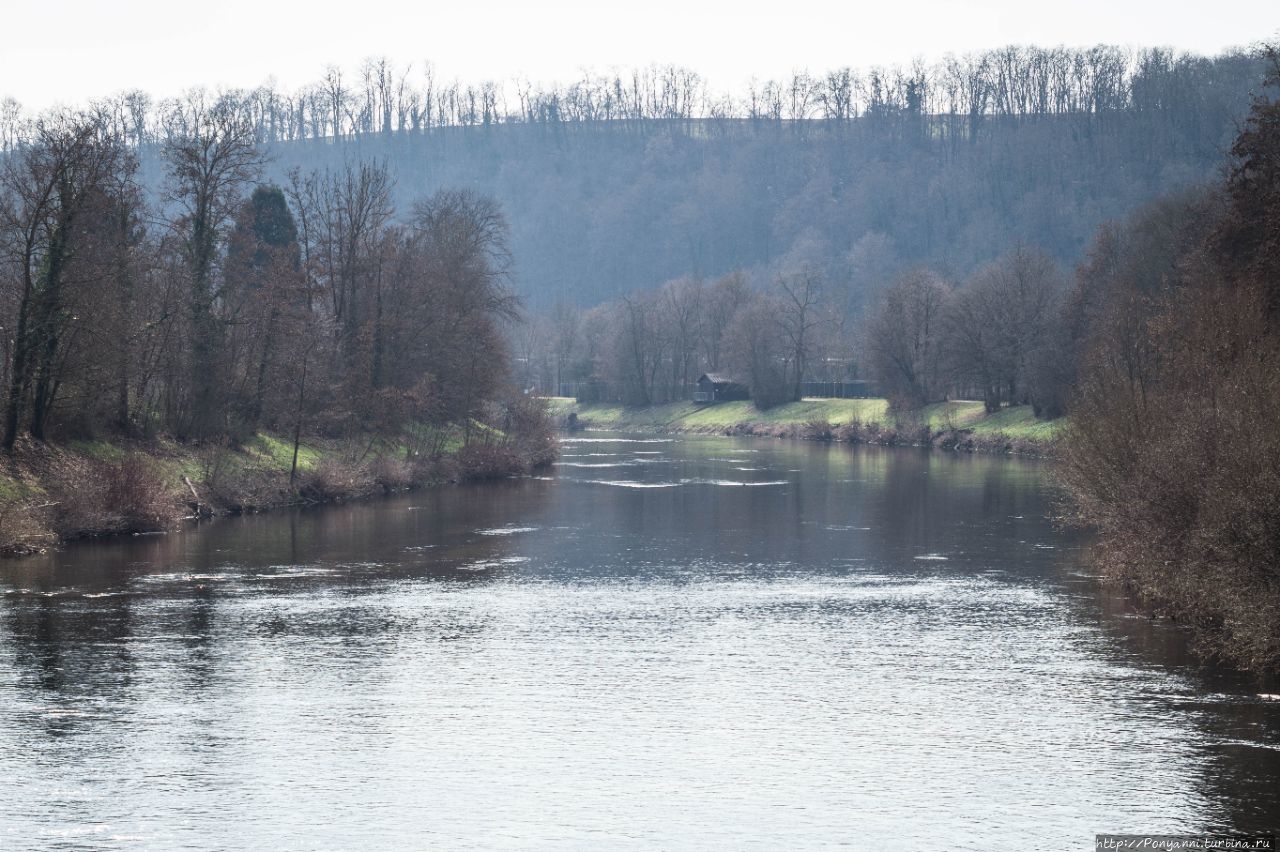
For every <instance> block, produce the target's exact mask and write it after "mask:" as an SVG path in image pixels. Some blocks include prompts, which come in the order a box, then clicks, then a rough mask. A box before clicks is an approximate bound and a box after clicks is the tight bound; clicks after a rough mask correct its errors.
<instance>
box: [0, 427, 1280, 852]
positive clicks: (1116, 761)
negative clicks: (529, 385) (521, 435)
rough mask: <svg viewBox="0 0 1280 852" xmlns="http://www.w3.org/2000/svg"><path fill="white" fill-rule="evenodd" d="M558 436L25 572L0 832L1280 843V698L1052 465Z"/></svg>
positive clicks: (5, 606) (16, 840) (459, 840)
mask: <svg viewBox="0 0 1280 852" xmlns="http://www.w3.org/2000/svg"><path fill="white" fill-rule="evenodd" d="M602 437H603V436H600V435H595V436H589V437H586V438H579V439H576V440H571V441H570V442H569V443H567V444H566V447H565V456H564V459H563V463H562V464H561V466H560V467H559V468H558V469H557V474H556V475H555V476H554V477H549V478H545V479H536V480H525V481H518V482H510V483H503V484H499V485H495V486H483V487H467V488H445V489H439V490H435V491H430V492H423V493H418V494H414V495H411V496H405V497H399V498H395V499H389V500H385V501H379V502H373V503H367V504H359V505H351V506H344V507H333V508H327V509H318V510H310V511H299V512H295V513H288V512H281V513H277V514H272V515H266V516H261V517H257V518H248V519H240V520H228V521H219V522H216V523H214V524H211V525H209V526H207V527H206V528H204V529H201V530H199V531H196V532H188V533H183V534H175V535H170V536H159V537H147V538H138V539H133V540H130V541H126V542H123V543H120V542H116V543H104V544H98V545H90V546H79V547H73V548H69V549H68V550H66V551H65V552H63V553H61V554H58V555H56V556H53V557H50V558H48V559H40V560H30V561H25V562H20V563H12V564H5V565H2V566H0V848H2V849H6V850H7V849H63V848H65V849H96V848H110V849H115V848H119V849H137V848H154V849H171V848H183V849H185V848H190V849H220V848H228V849H249V848H253V849H295V848H296V849H316V848H324V849H416V848H441V849H460V848H491V847H518V848H519V847H541V848H609V849H612V848H646V849H647V848H686V847H687V848H744V847H750V848H759V849H783V848H785V849H808V848H817V847H824V846H835V845H844V846H846V847H848V848H854V849H876V850H881V849H909V850H919V849H984V850H986V849H1018V850H1026V849H1044V850H1055V852H1056V850H1064V849H1085V848H1092V842H1093V835H1094V833H1096V832H1100V831H1133V832H1166V833H1181V832H1199V831H1208V830H1226V829H1234V830H1258V829H1262V828H1274V827H1275V826H1276V824H1277V822H1278V821H1280V820H1278V817H1280V789H1278V788H1280V785H1278V784H1277V781H1280V750H1278V749H1280V702H1269V701H1266V700H1263V699H1261V698H1259V697H1258V695H1257V694H1258V693H1259V692H1264V691H1280V690H1277V689H1276V688H1275V686H1274V684H1270V685H1269V684H1258V683H1255V682H1251V681H1250V680H1248V679H1246V678H1243V677H1240V676H1235V675H1232V674H1230V673H1224V672H1221V671H1215V670H1213V669H1203V668H1200V667H1199V666H1197V664H1196V663H1195V662H1194V661H1193V660H1192V659H1191V658H1190V657H1189V656H1188V655H1187V650H1186V647H1185V644H1184V642H1183V639H1182V637H1181V636H1180V634H1179V633H1178V632H1177V631H1175V630H1173V629H1171V628H1169V627H1167V626H1163V625H1156V624H1152V623H1151V622H1149V621H1147V620H1145V619H1142V618H1138V617H1136V616H1135V615H1133V614H1132V613H1131V612H1130V611H1129V610H1128V609H1127V608H1126V606H1125V605H1124V603H1123V601H1122V600H1120V599H1118V598H1117V597H1116V596H1115V595H1114V594H1113V593H1111V592H1109V591H1106V590H1103V589H1101V588H1100V587H1099V585H1098V583H1097V582H1096V581H1095V580H1094V579H1093V578H1092V577H1091V576H1089V574H1088V571H1087V570H1086V569H1085V568H1084V567H1082V565H1083V563H1082V560H1081V552H1080V547H1081V546H1082V545H1083V542H1082V540H1080V539H1079V538H1078V537H1075V536H1072V535H1068V534H1064V533H1062V532H1060V531H1057V530H1055V529H1054V528H1053V527H1052V525H1051V524H1050V523H1049V522H1047V521H1046V520H1045V519H1044V517H1045V515H1046V512H1047V511H1048V510H1049V507H1050V501H1051V500H1052V498H1053V496H1054V495H1053V492H1052V489H1051V487H1050V485H1049V481H1048V476H1047V468H1046V467H1044V466H1042V465H1039V464H1035V463H1029V462H1019V461H1010V460H1007V459H1003V458H984V457H966V456H962V457H956V456H953V455H950V454H945V453H927V452H915V451H910V450H877V449H873V448H856V449H855V448H848V447H833V446H825V445H812V444H806V443H792V442H765V441H745V440H742V441H735V440H730V439H710V438H708V439H681V440H677V441H655V440H653V439H646V440H643V441H613V440H602Z"/></svg>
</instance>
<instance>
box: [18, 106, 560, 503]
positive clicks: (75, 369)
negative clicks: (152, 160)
mask: <svg viewBox="0 0 1280 852" xmlns="http://www.w3.org/2000/svg"><path fill="white" fill-rule="evenodd" d="M167 120H168V126H169V132H168V135H167V136H166V138H165V140H164V141H163V143H161V144H160V145H159V148H158V155H159V156H160V157H161V158H162V161H163V163H164V177H163V181H162V183H161V191H160V192H159V193H156V194H155V195H151V194H149V193H147V192H146V191H145V188H144V187H143V186H142V185H141V184H140V182H139V180H138V178H137V163H138V157H137V153H138V152H137V150H136V148H135V147H133V146H131V145H130V144H129V141H128V140H127V139H125V138H124V137H122V136H121V135H120V134H119V133H118V132H116V130H115V129H113V128H112V127H111V126H110V124H109V123H108V122H106V121H104V120H103V119H102V117H101V116H100V115H98V114H95V113H86V112H58V113H55V114H50V115H46V116H42V117H40V118H39V119H36V120H35V121H33V122H32V123H31V124H29V125H28V126H27V127H26V128H25V130H24V133H25V135H24V137H23V140H22V141H21V143H20V144H17V145H15V146H14V147H13V148H12V149H11V150H10V151H9V152H8V153H7V154H6V155H5V156H4V160H3V163H2V164H0V246H2V248H3V263H2V265H0V323H2V324H3V328H4V329H5V336H4V341H3V346H4V350H3V355H4V358H3V363H0V385H2V386H3V387H4V389H5V397H4V420H3V423H4V427H3V433H2V437H0V441H2V442H3V447H4V449H5V450H7V451H9V452H10V453H12V452H13V450H14V449H15V447H17V446H18V445H19V444H20V443H21V442H29V441H30V440H31V439H34V441H35V442H37V443H39V442H45V441H47V440H48V439H51V438H61V439H68V438H90V437H96V436H104V435H106V436H118V437H121V438H126V439H128V438H134V439H153V438H155V437H157V436H170V437H172V438H176V439H177V440H179V441H183V442H188V443H195V444H201V443H212V444H215V445H218V444H221V445H227V444H229V445H231V446H236V445H238V444H240V443H241V442H243V441H245V440H247V439H250V438H252V437H254V436H255V435H256V434H257V433H259V432H260V431H264V432H270V433H272V434H275V435H280V436H285V435H287V436H290V437H291V438H292V444H293V465H292V467H291V469H290V481H292V479H293V475H294V474H296V472H297V470H296V466H297V465H296V462H297V457H298V450H299V441H300V438H301V437H302V436H303V435H304V434H305V435H308V436H311V435H315V436H329V437H334V438H341V437H343V436H353V435H366V436H380V437H382V438H384V439H390V440H391V445H393V446H395V447H398V448H399V449H398V452H400V453H401V455H402V456H404V455H407V456H408V457H410V458H413V457H417V456H419V455H420V454H421V455H422V456H424V457H429V456H434V455H436V454H437V453H438V452H439V451H440V449H441V447H442V446H443V444H444V442H446V441H449V440H456V439H457V433H458V432H459V431H460V432H461V439H462V440H463V442H464V443H470V442H469V439H470V438H471V436H472V434H473V433H475V432H476V431H477V430H479V433H480V434H481V435H482V436H485V437H486V439H487V438H488V437H490V436H492V435H493V434H505V433H495V432H494V431H493V429H492V428H491V427H496V428H497V429H499V430H501V429H504V428H509V427H511V426H512V425H513V424H515V425H521V424H524V425H532V426H536V425H537V424H536V422H535V421H536V420H537V417H536V416H532V419H531V415H532V414H536V413H533V412H532V410H531V408H530V403H529V402H528V401H527V400H525V399H524V398H523V397H521V396H520V395H518V394H515V393H512V392H508V390H507V388H508V385H507V376H508V369H507V357H506V354H505V348H504V342H503V335H502V329H503V326H504V324H506V323H508V322H510V321H512V320H513V319H514V318H515V317H516V314H517V307H518V302H517V299H516V297H515V295H514V294H513V293H512V291H511V287H510V282H509V270H510V266H511V256H510V251H509V247H508V235H507V225H506V220H505V218H504V216H503V214H502V212H501V210H500V209H499V208H498V206H497V205H496V204H495V203H494V202H493V201H491V200H489V199H487V198H484V197H482V196H479V195H477V194H475V193H473V192H471V191H469V190H455V191H438V192H436V193H434V194H432V195H429V196H425V197H423V198H421V199H419V200H417V201H415V202H414V203H413V204H411V205H408V206H406V207H400V208H397V205H396V202H395V200H394V191H393V189H394V181H393V179H392V177H391V176H390V174H389V173H388V170H387V169H386V167H385V166H383V165H379V164H376V163H370V162H353V163H348V164H346V165H345V166H344V167H342V168H340V169H334V170H324V171H313V172H308V173H303V172H298V171H295V172H294V173H292V175H291V176H290V178H289V180H288V181H287V183H286V184H285V185H284V186H279V185H275V184H270V183H264V182H262V166H263V163H264V162H265V160H266V154H265V152H264V150H263V149H262V147H261V146H260V143H259V140H258V138H257V134H256V129H255V128H254V126H253V125H252V124H251V123H250V122H248V121H246V120H245V118H244V116H243V114H241V112H240V111H239V110H238V109H237V106H236V103H235V102H234V101H233V100H228V99H225V98H221V99H205V98H204V97H202V96H201V95H199V94H195V95H193V96H192V97H190V98H189V99H187V100H186V101H184V103H183V104H182V106H181V108H180V109H176V110H175V111H173V112H172V113H170V114H169V115H168V117H167ZM486 424H488V425H486Z"/></svg>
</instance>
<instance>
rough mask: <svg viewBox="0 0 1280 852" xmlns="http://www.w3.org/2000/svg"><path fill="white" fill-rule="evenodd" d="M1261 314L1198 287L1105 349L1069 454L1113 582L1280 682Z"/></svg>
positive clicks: (1209, 287)
mask: <svg viewBox="0 0 1280 852" xmlns="http://www.w3.org/2000/svg"><path fill="white" fill-rule="evenodd" d="M1264 298H1265V297H1264V295H1263V294H1262V293H1261V292H1259V291H1258V290H1257V289H1253V290H1250V289H1248V288H1231V287H1226V286H1217V285H1213V284H1202V285H1201V289H1200V290H1199V291H1197V292H1184V293H1183V294H1181V296H1180V298H1179V299H1178V300H1176V301H1169V302H1166V303H1162V304H1157V305H1155V306H1154V307H1153V308H1152V313H1151V315H1150V316H1149V318H1148V319H1147V320H1146V322H1145V323H1144V324H1143V327H1142V331H1141V333H1140V335H1138V336H1137V338H1136V339H1134V338H1132V337H1131V336H1130V335H1128V334H1119V333H1108V334H1104V335H1103V337H1102V338H1101V339H1100V341H1099V344H1098V346H1097V348H1096V350H1095V351H1094V352H1093V354H1092V355H1091V356H1090V359H1089V360H1088V361H1087V363H1086V367H1085V371H1084V373H1083V376H1082V381H1081V385H1080V389H1079V393H1078V399H1077V401H1076V407H1075V408H1074V412H1075V413H1074V414H1073V418H1072V424H1073V425H1072V427H1071V429H1070V430H1069V432H1068V434H1067V436H1066V438H1065V440H1064V441H1063V442H1062V449H1061V453H1062V457H1063V465H1062V476H1063V479H1064V481H1065V482H1066V484H1067V486H1068V488H1069V489H1070V492H1071V495H1072V497H1073V498H1074V503H1073V505H1072V507H1071V508H1070V516H1071V517H1073V518H1074V519H1076V520H1078V521H1081V522H1084V523H1087V524H1089V525H1091V526H1094V527H1095V528H1097V529H1098V530H1099V534H1100V539H1101V545H1102V546H1101V547H1100V548H1099V552H1100V554H1101V556H1100V558H1101V560H1102V563H1103V567H1104V568H1105V569H1106V570H1107V572H1108V574H1109V575H1110V576H1111V577H1112V578H1114V579H1115V580H1117V581H1119V582H1121V583H1123V584H1124V585H1126V586H1127V587H1129V588H1131V589H1133V590H1134V591H1136V592H1137V593H1138V595H1139V596H1140V597H1141V598H1142V599H1144V600H1145V601H1146V602H1147V603H1148V604H1149V605H1150V606H1151V607H1153V608H1154V609H1156V610H1158V611H1160V612H1163V613H1165V614H1167V615H1169V616H1171V617H1174V618H1176V619H1178V620H1179V621H1182V622H1184V623H1187V624H1189V625H1191V626H1192V627H1193V629H1194V630H1195V632H1196V635H1197V638H1198V640H1199V643H1200V645H1201V647H1202V648H1203V649H1205V650H1206V651H1208V652H1210V653H1212V654H1215V655H1217V656H1220V657H1223V658H1226V659H1229V660H1231V661H1232V662H1234V663H1236V664H1238V665H1240V666H1242V667H1245V668H1253V669H1268V668H1276V667H1277V666H1280V561H1278V560H1280V339H1278V335H1277V332H1276V330H1275V329H1273V328H1270V327H1269V324H1268V322H1267V320H1266V317H1265V306H1264ZM1122 320H1123V322H1122ZM1131 326H1132V321H1131V319H1129V318H1116V319H1114V320H1113V323H1112V327H1113V328H1117V329H1118V328H1125V329H1126V331H1127V329H1128V328H1129V327H1131Z"/></svg>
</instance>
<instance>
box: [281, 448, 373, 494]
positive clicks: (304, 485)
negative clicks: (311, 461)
mask: <svg viewBox="0 0 1280 852" xmlns="http://www.w3.org/2000/svg"><path fill="white" fill-rule="evenodd" d="M372 486H373V481H372V479H371V477H370V475H369V471H368V470H366V469H364V468H362V467H360V466H359V465H357V464H353V463H351V462H347V461H340V460H338V459H332V458H325V459H321V460H320V461H319V463H317V464H316V466H315V467H314V468H312V469H311V470H309V471H307V472H306V473H305V474H303V476H302V479H301V484H300V485H299V487H298V493H299V494H300V495H301V496H302V497H303V498H304V499H307V500H316V501H325V500H333V499H336V498H340V497H355V496H359V495H361V494H367V493H369V492H370V491H371V490H372Z"/></svg>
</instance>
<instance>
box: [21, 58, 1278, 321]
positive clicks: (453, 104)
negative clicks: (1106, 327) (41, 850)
mask: <svg viewBox="0 0 1280 852" xmlns="http://www.w3.org/2000/svg"><path fill="white" fill-rule="evenodd" d="M361 73H362V75H363V76H362V77H361V78H360V79H359V80H357V79H355V78H342V77H341V75H338V74H336V73H335V72H331V73H330V75H329V76H328V77H326V78H325V80H323V81H321V82H318V83H316V84H315V85H313V86H311V87H307V88H303V89H300V90H298V91H297V92H293V93H287V92H279V91H275V90H271V89H268V88H262V89H257V90H252V91H246V92H237V93H231V94H230V95H228V96H229V97H233V98H235V99H236V103H237V105H238V106H237V108H238V109H242V110H244V112H245V113H246V114H247V115H250V116H251V117H252V120H253V121H254V122H255V123H256V126H257V127H258V129H259V130H258V132H259V136H260V138H261V139H262V140H263V142H264V144H266V145H268V146H269V147H270V149H271V150H272V152H273V154H274V162H273V164H272V165H271V167H270V169H269V173H268V177H269V178H271V179H273V180H276V181H283V180H284V179H285V174H286V173H287V171H288V170H289V169H291V168H294V167H298V168H301V169H303V170H304V171H306V170H310V169H316V168H325V167H333V166H337V165H341V164H342V163H343V161H350V160H358V159H369V158H375V159H385V160H386V162H387V163H388V165H389V166H390V169H391V171H392V172H393V173H394V174H395V175H396V177H397V179H398V186H397V190H396V191H397V193H398V195H399V199H398V200H399V201H400V202H405V201H411V200H413V199H415V198H418V197H421V196H423V195H425V194H428V193H430V192H432V191H434V190H435V189H438V188H441V187H470V188H473V189H476V190H478V191H480V192H483V193H485V194H488V195H491V196H493V197H494V198H496V199H497V200H498V201H499V202H500V203H501V204H502V206H503V209H504V210H505V212H506V216H507V218H508V220H509V222H510V224H511V229H512V241H511V242H512V248H513V250H514V255H515V258H516V263H517V269H516V272H517V282H516V284H517V287H518V289H519V290H520V292H521V293H522V294H523V295H524V296H525V298H526V301H527V302H529V303H530V304H531V305H532V306H534V307H540V306H546V305H549V304H550V303H552V302H553V301H554V300H556V299H557V298H560V297H563V298H567V299H568V300H571V301H574V302H577V303H578V304H581V305H588V304H595V303H598V302H601V301H603V300H606V299H608V298H611V297H613V296H616V295H618V294H620V293H622V292H626V291H629V290H632V289H635V288H639V287H651V286H654V285H657V284H659V283H661V282H663V281H665V280H668V279H671V278H674V277H677V276H681V275H686V274H695V275H702V276H706V277H713V276H717V275H720V274H723V273H724V272H726V271H728V270H731V269H735V268H744V269H749V270H755V271H757V272H760V273H762V274H765V275H769V274H772V273H773V272H775V271H777V270H778V269H782V268H786V267H787V266H789V265H799V264H802V263H808V264H810V265H813V266H816V267H818V268H820V269H821V270H822V271H823V273H824V275H825V278H826V281H827V285H828V286H829V287H831V288H833V289H834V290H836V291H838V292H840V293H842V298H843V300H844V301H845V303H846V305H847V306H848V307H849V308H852V309H855V310H856V309H857V307H858V306H859V305H860V304H861V303H863V302H865V300H866V296H867V290H868V288H871V287H874V286H878V285H880V284H881V283H882V282H883V281H884V280H885V279H887V278H889V277H891V276H892V274H893V273H894V272H896V271H897V270H899V269H901V268H902V267H904V266H909V265H914V264H927V265H929V266H931V267H933V268H935V269H937V270H939V271H941V272H944V273H949V274H951V275H954V276H957V277H960V276H964V275H966V274H967V273H969V272H971V271H972V270H973V269H975V268H976V267H977V266H979V265H981V264H983V263H984V262H986V261H988V260H990V259H991V258H994V257H996V256H998V255H999V254H1001V253H1002V252H1004V251H1006V250H1007V249H1008V248H1009V247H1010V246H1011V245H1013V244H1016V243H1025V244H1029V245H1032V246H1036V247H1040V248H1043V249H1045V250H1047V251H1048V252H1049V253H1050V254H1051V255H1053V256H1055V257H1056V258H1057V259H1059V260H1061V261H1064V262H1068V263H1071V262H1074V261H1076V260H1077V259H1078V258H1079V256H1080V253H1081V250H1082V248H1083V246H1084V245H1085V243H1086V240H1087V239H1088V238H1089V235H1090V234H1092V232H1093V231H1094V229H1095V228H1096V227H1097V225H1098V224H1099V223H1100V222H1102V221H1104V220H1106V219H1110V218H1114V217H1119V216H1122V215H1124V214H1126V213H1127V212H1129V211H1130V210H1132V209H1133V208H1134V207H1136V206H1137V205H1139V204H1140V203H1142V202H1144V201H1147V200H1149V199H1151V198H1154V197H1155V196H1157V195H1159V194H1161V193H1165V192H1169V191H1171V190H1176V189H1178V188H1181V187H1184V186H1187V185H1190V184H1195V183H1199V182H1203V181H1206V180H1210V179H1212V178H1215V177H1217V176H1218V175H1217V170H1218V169H1219V168H1220V165H1221V163H1222V162H1223V158H1224V154H1225V152H1226V149H1227V147H1228V145H1229V144H1230V140H1231V139H1232V138H1234V136H1235V135H1236V133H1237V131H1238V128H1239V123H1240V121H1241V119H1242V118H1243V116H1244V115H1245V114H1246V113H1247V111H1248V108H1249V104H1250V93H1251V91H1252V90H1253V89H1254V88H1255V87H1256V85H1257V84H1258V81H1259V80H1260V79H1261V77H1262V73H1263V64H1262V62H1261V60H1260V59H1259V58H1258V57H1256V56H1253V55H1249V54H1244V53H1233V54H1227V55H1224V56H1219V57H1215V58H1204V57H1197V56H1188V55H1176V54H1172V53H1170V52H1169V51H1163V50H1158V49H1153V50H1144V51H1140V52H1136V53H1135V52H1129V51H1124V50H1121V49H1118V48H1109V47H1097V48H1090V49H1087V50H1070V49H1063V48H1020V47H1010V48H1004V49H1000V50H993V51H988V52H986V53H983V54H978V55H972V56H965V57H962V58H959V59H956V58H950V57H949V58H947V59H946V60H944V61H942V62H939V63H936V64H935V65H932V66H928V67H926V66H923V65H916V66H913V67H912V68H910V69H907V70H903V69H870V70H869V71H864V72H858V71H851V70H849V69H840V70H837V71H833V72H830V73H827V74H825V75H816V76H813V75H808V74H797V75H796V76H795V77H794V78H792V79H790V80H784V81H776V82H775V81H770V82H766V83H765V84H763V85H761V86H759V87H758V88H753V89H752V90H751V91H749V92H746V93H740V94H738V95H737V96H730V95H723V96H713V95H712V94H710V93H708V92H707V91H706V88H705V86H704V85H703V84H702V83H701V81H700V80H699V78H698V77H697V75H696V74H694V73H693V72H690V71H686V70H684V69H678V68H655V69H647V70H642V71H637V72H635V73H634V74H632V75H630V76H628V75H621V76H617V77H612V78H608V77H606V78H600V79H595V78H591V79H587V80H585V81H583V82H581V83H576V84H573V85H572V86H569V87H567V88H555V87H552V88H550V89H524V88H521V89H519V103H518V104H516V103H515V102H514V100H513V101H512V102H511V103H510V104H508V103H507V102H506V101H504V100H503V95H502V93H503V92H504V91H510V90H511V87H510V86H509V85H508V86H506V87H505V88H504V87H503V86H502V85H498V84H492V83H486V84H483V85H481V86H479V87H460V86H459V85H458V84H453V85H452V86H441V85H440V84H439V83H438V81H433V80H432V79H431V78H430V77H428V78H426V79H425V82H423V83H420V84H418V88H414V87H413V85H412V84H411V83H412V81H409V80H408V78H407V77H405V76H396V75H397V74H400V72H398V71H396V69H393V68H391V67H390V66H388V65H387V63H385V62H370V63H369V64H367V65H366V66H365V68H364V69H362V72H361ZM175 104H176V102H160V103H158V104H156V103H152V102H151V101H150V100H149V99H148V98H147V97H146V96H145V95H143V94H141V93H128V94H126V95H122V96H121V97H120V98H119V99H117V100H116V101H114V102H111V103H108V104H106V105H104V106H103V108H104V109H106V110H107V111H109V112H111V113H112V114H113V115H114V117H115V118H114V120H115V121H116V123H117V124H119V125H120V130H119V132H121V133H122V134H124V135H125V136H126V138H133V139H135V140H136V141H137V142H138V143H139V145H140V148H141V149H143V150H146V149H148V148H150V147H151V146H150V145H148V144H147V143H148V142H151V141H154V140H158V139H161V138H163V137H164V135H165V134H166V133H168V132H170V131H169V129H168V123H169V122H170V121H171V118H172V115H173V114H175V112H176V108H175ZM3 135H4V128H3V127H0V136H3ZM144 159H149V160H151V161H150V162H148V163H146V164H145V168H144V175H146V176H147V180H148V182H149V183H152V184H153V185H158V183H159V177H160V174H161V169H160V168H159V166H158V164H157V163H155V161H154V159H153V158H149V157H148V158H144ZM401 209H407V208H405V207H404V206H403V204H402V205H401Z"/></svg>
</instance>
